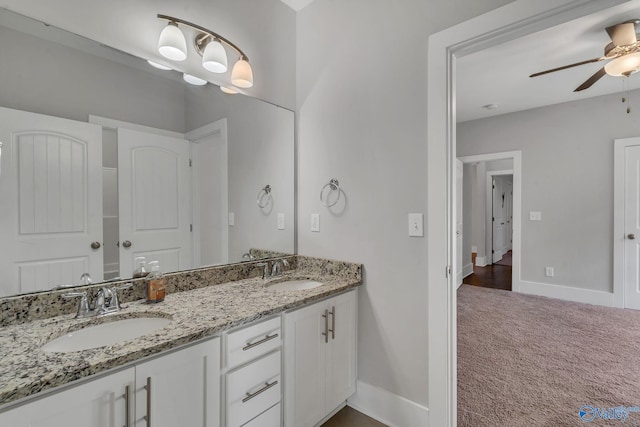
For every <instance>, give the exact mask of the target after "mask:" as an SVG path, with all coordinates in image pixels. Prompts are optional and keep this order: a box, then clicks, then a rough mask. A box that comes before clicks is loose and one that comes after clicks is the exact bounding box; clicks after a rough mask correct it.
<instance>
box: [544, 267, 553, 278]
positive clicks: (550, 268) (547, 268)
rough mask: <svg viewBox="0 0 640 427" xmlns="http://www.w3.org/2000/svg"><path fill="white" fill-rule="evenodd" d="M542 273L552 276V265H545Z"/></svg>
mask: <svg viewBox="0 0 640 427" xmlns="http://www.w3.org/2000/svg"><path fill="white" fill-rule="evenodd" d="M544 275H545V276H547V277H553V267H545V268H544Z"/></svg>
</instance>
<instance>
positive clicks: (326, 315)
mask: <svg viewBox="0 0 640 427" xmlns="http://www.w3.org/2000/svg"><path fill="white" fill-rule="evenodd" d="M322 317H324V332H323V333H322V335H324V342H325V344H326V343H328V342H329V310H325V311H324V314H323V315H322Z"/></svg>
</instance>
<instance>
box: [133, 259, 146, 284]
mask: <svg viewBox="0 0 640 427" xmlns="http://www.w3.org/2000/svg"><path fill="white" fill-rule="evenodd" d="M134 261H135V264H136V269H135V270H134V271H133V278H134V279H139V278H141V277H145V276H146V275H147V274H149V272H148V271H147V263H146V258H145V257H143V256H139V257H137V258H136V259H135V260H134Z"/></svg>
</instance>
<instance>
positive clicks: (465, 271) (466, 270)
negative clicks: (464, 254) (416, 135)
mask: <svg viewBox="0 0 640 427" xmlns="http://www.w3.org/2000/svg"><path fill="white" fill-rule="evenodd" d="M472 274H473V264H472V263H469V264H467V265H465V266H464V267H462V276H463V277H467V276H470V275H472Z"/></svg>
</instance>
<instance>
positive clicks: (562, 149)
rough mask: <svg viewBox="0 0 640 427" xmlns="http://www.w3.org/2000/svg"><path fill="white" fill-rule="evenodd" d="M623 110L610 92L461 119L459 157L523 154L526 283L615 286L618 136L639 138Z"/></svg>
mask: <svg viewBox="0 0 640 427" xmlns="http://www.w3.org/2000/svg"><path fill="white" fill-rule="evenodd" d="M630 97H631V102H632V105H633V100H638V99H640V91H634V92H631V94H630ZM625 108H626V107H625V105H624V104H622V103H621V102H620V95H608V96H602V97H597V98H590V99H587V100H584V101H576V102H570V103H566V104H560V105H555V106H550V107H545V108H538V109H533V110H528V111H523V112H518V113H513V114H505V115H502V116H497V117H493V118H488V119H481V120H474V121H469V122H465V123H460V124H458V134H457V137H458V156H465V155H472V154H486V153H494V152H502V151H512V150H521V151H522V280H524V281H531V282H537V283H549V284H557V285H564V286H573V287H577V288H584V289H591V290H599V291H605V292H611V291H612V290H613V284H612V281H613V268H612V259H613V252H612V251H613V249H612V241H613V236H612V233H613V140H614V139H616V138H625V137H632V136H638V135H640V124H639V123H640V122H639V121H638V115H639V114H640V110H639V109H635V110H633V111H632V113H631V114H626V112H625ZM530 211H540V212H542V221H540V222H533V221H529V212H530ZM545 266H549V267H554V269H555V276H554V277H545V275H544V267H545Z"/></svg>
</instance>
